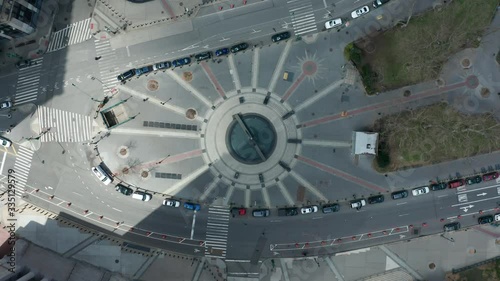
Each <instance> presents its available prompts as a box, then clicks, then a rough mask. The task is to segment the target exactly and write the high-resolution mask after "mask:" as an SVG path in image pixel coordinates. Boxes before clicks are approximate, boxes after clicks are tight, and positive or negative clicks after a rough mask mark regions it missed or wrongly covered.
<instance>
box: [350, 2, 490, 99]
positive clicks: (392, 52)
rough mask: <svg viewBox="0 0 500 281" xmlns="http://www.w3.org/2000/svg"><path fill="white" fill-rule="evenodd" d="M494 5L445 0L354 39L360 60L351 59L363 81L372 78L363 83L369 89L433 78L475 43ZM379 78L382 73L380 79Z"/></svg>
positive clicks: (396, 86)
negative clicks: (436, 6) (383, 29)
mask: <svg viewBox="0 0 500 281" xmlns="http://www.w3.org/2000/svg"><path fill="white" fill-rule="evenodd" d="M497 5H498V0H485V1H482V2H481V5H478V4H477V2H476V1H467V0H454V1H448V4H446V5H445V6H443V8H441V9H438V10H434V11H431V12H428V13H425V14H423V15H421V16H417V17H415V16H414V17H412V18H411V19H410V22H409V23H408V25H406V26H405V25H404V24H402V25H400V26H397V27H395V28H393V29H392V30H390V31H387V32H385V33H383V34H381V35H379V36H375V37H373V38H370V39H367V40H369V41H367V42H363V41H359V42H357V43H356V44H355V48H358V49H360V50H361V58H360V59H359V60H358V62H356V60H355V59H351V60H352V61H353V63H354V64H355V65H356V67H357V68H358V70H359V71H360V73H361V75H362V79H363V82H364V83H365V80H371V83H372V85H369V87H366V84H365V87H366V88H367V92H368V93H369V94H371V93H375V92H381V91H386V90H390V89H397V88H400V87H403V86H407V85H412V84H417V83H419V82H422V81H428V80H434V79H436V78H437V77H438V74H439V72H440V71H441V68H442V66H443V64H444V63H445V62H446V61H447V60H448V58H449V57H450V56H451V55H452V54H454V53H457V52H458V51H460V50H462V49H464V48H471V47H477V46H479V41H480V39H481V36H482V33H483V32H484V30H485V29H486V28H487V27H488V26H489V24H490V23H491V19H492V18H493V15H494V13H495V11H496V7H497ZM403 26H404V27H403ZM368 42H369V44H368ZM373 46H375V49H374V50H373ZM346 48H347V47H346ZM469 63H470V61H469ZM365 76H366V77H365ZM378 77H384V79H383V81H382V80H381V79H379V78H378Z"/></svg>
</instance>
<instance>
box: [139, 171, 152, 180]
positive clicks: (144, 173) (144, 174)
mask: <svg viewBox="0 0 500 281" xmlns="http://www.w3.org/2000/svg"><path fill="white" fill-rule="evenodd" d="M149 178H151V172H150V171H149V170H146V169H143V170H141V179H142V180H148V179H149Z"/></svg>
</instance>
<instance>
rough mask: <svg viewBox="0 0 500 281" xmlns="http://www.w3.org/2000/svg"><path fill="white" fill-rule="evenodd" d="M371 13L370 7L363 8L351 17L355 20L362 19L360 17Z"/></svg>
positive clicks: (354, 12)
mask: <svg viewBox="0 0 500 281" xmlns="http://www.w3.org/2000/svg"><path fill="white" fill-rule="evenodd" d="M369 11H370V8H368V6H363V7H361V8H359V9H357V10H355V11H353V12H352V13H351V17H352V18H353V19H355V18H358V17H360V16H362V15H364V14H367V13H368V12H369Z"/></svg>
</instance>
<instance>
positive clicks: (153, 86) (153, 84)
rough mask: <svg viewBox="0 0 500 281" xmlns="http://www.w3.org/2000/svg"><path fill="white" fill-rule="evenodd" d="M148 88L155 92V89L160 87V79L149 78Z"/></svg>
mask: <svg viewBox="0 0 500 281" xmlns="http://www.w3.org/2000/svg"><path fill="white" fill-rule="evenodd" d="M146 88H147V89H148V90H149V91H151V92H154V91H157V90H158V88H160V85H159V84H158V81H156V80H148V84H147V86H146Z"/></svg>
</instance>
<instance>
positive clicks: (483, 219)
mask: <svg viewBox="0 0 500 281" xmlns="http://www.w3.org/2000/svg"><path fill="white" fill-rule="evenodd" d="M493 220H494V219H493V216H492V215H488V216H484V217H480V218H478V219H477V222H478V223H479V224H487V223H492V222H493Z"/></svg>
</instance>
